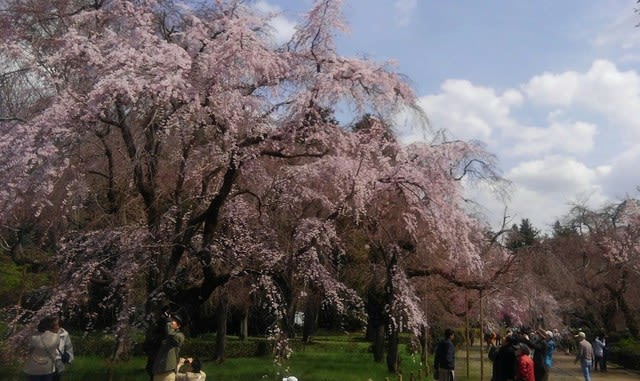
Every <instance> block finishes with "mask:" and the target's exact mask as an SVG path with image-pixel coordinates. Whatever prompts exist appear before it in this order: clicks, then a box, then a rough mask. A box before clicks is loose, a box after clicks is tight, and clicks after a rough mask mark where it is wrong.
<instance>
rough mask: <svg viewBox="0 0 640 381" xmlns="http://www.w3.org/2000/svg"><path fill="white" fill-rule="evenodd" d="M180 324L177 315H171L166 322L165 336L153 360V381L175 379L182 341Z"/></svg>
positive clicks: (180, 320)
mask: <svg viewBox="0 0 640 381" xmlns="http://www.w3.org/2000/svg"><path fill="white" fill-rule="evenodd" d="M181 326H182V319H180V317H178V316H171V317H170V319H169V321H168V322H167V326H166V336H165V338H164V339H163V340H162V344H160V349H158V354H157V355H156V359H155V361H154V362H153V381H175V379H176V369H177V368H178V362H179V361H180V347H181V346H182V343H184V334H183V333H182V332H180V327H181Z"/></svg>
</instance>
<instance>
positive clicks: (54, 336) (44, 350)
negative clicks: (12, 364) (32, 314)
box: [22, 317, 60, 381]
mask: <svg viewBox="0 0 640 381" xmlns="http://www.w3.org/2000/svg"><path fill="white" fill-rule="evenodd" d="M53 322H54V319H53V318H51V317H46V318H44V319H42V320H40V323H38V334H36V335H33V336H31V338H30V340H29V348H28V349H29V354H28V357H27V361H26V362H25V364H24V368H23V369H22V371H23V372H24V373H25V374H26V375H27V377H28V380H29V381H52V380H53V373H55V364H54V360H55V358H56V354H55V352H56V348H58V345H59V344H60V335H58V333H57V332H56V330H55V327H54V323H53Z"/></svg>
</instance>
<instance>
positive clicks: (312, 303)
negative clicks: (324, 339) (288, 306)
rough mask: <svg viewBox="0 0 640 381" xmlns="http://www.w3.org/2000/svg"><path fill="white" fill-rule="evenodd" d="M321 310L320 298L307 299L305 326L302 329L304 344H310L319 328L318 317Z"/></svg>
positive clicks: (315, 296) (314, 296) (313, 296)
mask: <svg viewBox="0 0 640 381" xmlns="http://www.w3.org/2000/svg"><path fill="white" fill-rule="evenodd" d="M319 310H320V298H319V297H318V296H317V295H312V296H309V298H307V304H306V305H305V309H304V325H303V327H302V342H303V343H305V344H309V343H310V342H311V336H313V334H314V333H315V332H316V329H317V328H318V315H319V313H318V312H319Z"/></svg>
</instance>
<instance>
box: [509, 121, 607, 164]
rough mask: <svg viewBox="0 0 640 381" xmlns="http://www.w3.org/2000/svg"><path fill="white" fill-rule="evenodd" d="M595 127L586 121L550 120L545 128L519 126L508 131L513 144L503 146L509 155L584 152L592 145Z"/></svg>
mask: <svg viewBox="0 0 640 381" xmlns="http://www.w3.org/2000/svg"><path fill="white" fill-rule="evenodd" d="M596 132H597V127H596V126H595V125H594V124H591V123H586V122H553V121H552V122H551V124H550V125H549V126H548V127H547V128H540V127H525V126H520V127H518V128H516V129H512V130H511V131H510V133H511V134H515V135H514V136H512V139H513V140H514V144H513V145H511V146H509V147H505V150H506V151H505V152H507V153H508V154H509V155H511V156H532V155H539V154H548V153H570V154H586V153H588V152H590V151H591V150H592V149H593V147H594V137H595V135H596Z"/></svg>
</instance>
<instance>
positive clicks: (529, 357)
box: [488, 329, 556, 381]
mask: <svg viewBox="0 0 640 381" xmlns="http://www.w3.org/2000/svg"><path fill="white" fill-rule="evenodd" d="M555 349H556V343H555V341H554V340H553V333H552V332H551V331H545V330H543V329H537V330H535V331H533V332H530V333H529V334H520V335H517V334H514V333H512V332H511V331H507V334H506V337H505V338H504V340H503V341H502V343H501V345H500V346H497V344H496V343H495V342H492V343H490V348H489V354H488V356H489V359H490V360H491V361H492V363H493V371H492V377H491V380H492V381H546V380H548V379H549V371H550V369H551V367H552V366H553V353H554V351H555Z"/></svg>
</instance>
